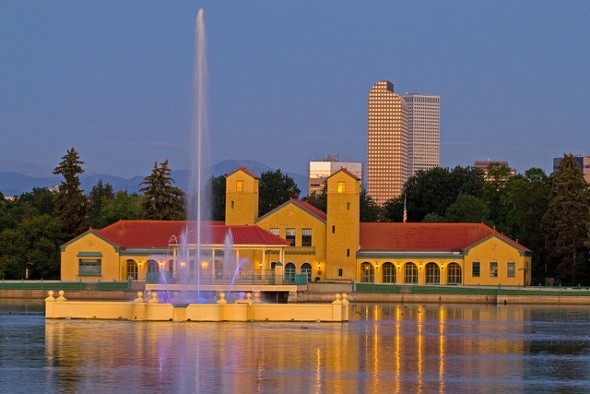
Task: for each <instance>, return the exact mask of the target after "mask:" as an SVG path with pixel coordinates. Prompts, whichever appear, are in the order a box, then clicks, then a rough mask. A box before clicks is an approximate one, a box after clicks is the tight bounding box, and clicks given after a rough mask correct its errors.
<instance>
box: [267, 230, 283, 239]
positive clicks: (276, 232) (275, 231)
mask: <svg viewBox="0 0 590 394" xmlns="http://www.w3.org/2000/svg"><path fill="white" fill-rule="evenodd" d="M268 231H270V233H271V234H273V235H276V236H277V237H280V232H279V229H278V228H271V229H270V230H268Z"/></svg>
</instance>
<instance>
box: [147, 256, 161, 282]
mask: <svg viewBox="0 0 590 394" xmlns="http://www.w3.org/2000/svg"><path fill="white" fill-rule="evenodd" d="M158 272H159V268H158V262H157V261H156V260H148V262H147V276H146V282H147V283H158Z"/></svg>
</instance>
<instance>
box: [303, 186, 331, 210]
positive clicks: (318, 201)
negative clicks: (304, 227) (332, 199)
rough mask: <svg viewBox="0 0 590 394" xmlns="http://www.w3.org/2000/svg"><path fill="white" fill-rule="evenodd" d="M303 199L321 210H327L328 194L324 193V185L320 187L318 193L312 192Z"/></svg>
mask: <svg viewBox="0 0 590 394" xmlns="http://www.w3.org/2000/svg"><path fill="white" fill-rule="evenodd" d="M303 200H305V201H307V202H308V203H310V204H311V205H313V206H314V207H316V208H317V209H319V210H321V211H322V212H327V211H328V194H327V193H326V188H325V187H324V188H322V190H320V191H319V193H318V192H312V193H311V195H309V196H307V197H304V198H303Z"/></svg>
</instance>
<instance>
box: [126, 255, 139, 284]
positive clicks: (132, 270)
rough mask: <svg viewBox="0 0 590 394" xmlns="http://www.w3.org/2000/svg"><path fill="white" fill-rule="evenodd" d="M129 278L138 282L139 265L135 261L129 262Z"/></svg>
mask: <svg viewBox="0 0 590 394" xmlns="http://www.w3.org/2000/svg"><path fill="white" fill-rule="evenodd" d="M127 278H128V279H129V278H131V279H133V280H137V263H136V262H135V261H133V260H127Z"/></svg>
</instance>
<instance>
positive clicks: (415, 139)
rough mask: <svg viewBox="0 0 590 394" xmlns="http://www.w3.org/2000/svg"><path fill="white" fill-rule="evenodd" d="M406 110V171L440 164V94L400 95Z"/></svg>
mask: <svg viewBox="0 0 590 394" xmlns="http://www.w3.org/2000/svg"><path fill="white" fill-rule="evenodd" d="M402 97H403V98H404V101H405V102H406V108H407V110H408V172H409V176H412V175H415V174H416V172H418V171H420V170H429V169H431V168H434V167H438V166H439V165H440V96H433V95H430V94H423V93H407V94H404V95H402Z"/></svg>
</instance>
